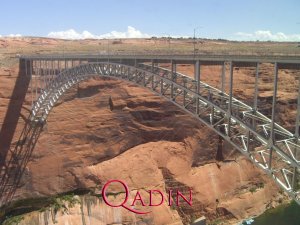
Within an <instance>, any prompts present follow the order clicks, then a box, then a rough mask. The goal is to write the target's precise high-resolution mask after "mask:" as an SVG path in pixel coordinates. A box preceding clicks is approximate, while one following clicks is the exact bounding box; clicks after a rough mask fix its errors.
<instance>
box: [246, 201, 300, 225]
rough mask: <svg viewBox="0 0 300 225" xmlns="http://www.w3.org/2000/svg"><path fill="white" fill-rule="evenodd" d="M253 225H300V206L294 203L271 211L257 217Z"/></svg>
mask: <svg viewBox="0 0 300 225" xmlns="http://www.w3.org/2000/svg"><path fill="white" fill-rule="evenodd" d="M251 225H300V206H299V205H298V204H297V203H296V202H295V201H292V202H291V203H290V204H286V205H281V206H278V207H276V208H275V209H269V210H267V211H266V212H265V213H264V214H262V215H260V216H258V217H256V218H255V219H254V222H253V223H251Z"/></svg>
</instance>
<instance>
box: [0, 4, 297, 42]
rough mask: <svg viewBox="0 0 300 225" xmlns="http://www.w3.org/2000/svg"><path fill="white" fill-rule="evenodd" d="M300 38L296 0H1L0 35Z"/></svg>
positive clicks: (274, 39) (68, 37) (74, 37)
mask: <svg viewBox="0 0 300 225" xmlns="http://www.w3.org/2000/svg"><path fill="white" fill-rule="evenodd" d="M194 30H195V35H196V37H198V38H213V39H218V38H222V39H230V40H254V41H256V40H264V41H265V40H271V41H300V1H299V0H151V1H149V0H26V1H21V0H4V1H2V2H1V11H0V36H10V37H16V36H43V37H55V38H66V39H84V38H141V37H152V36H157V37H159V36H171V37H193V35H194Z"/></svg>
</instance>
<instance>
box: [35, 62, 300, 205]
mask: <svg viewBox="0 0 300 225" xmlns="http://www.w3.org/2000/svg"><path fill="white" fill-rule="evenodd" d="M52 63H53V62H52ZM229 65H230V82H229V84H230V91H229V94H227V93H225V91H224V77H222V90H219V89H217V88H214V87H212V86H210V85H208V84H206V83H204V82H201V81H200V72H199V69H198V71H197V70H196V73H197V76H198V77H196V80H194V79H192V78H190V77H188V76H185V75H183V74H181V73H178V72H176V67H175V68H174V65H173V63H172V68H171V70H167V69H164V68H160V67H155V66H153V64H152V65H147V64H137V67H134V66H130V65H125V64H119V63H112V62H97V63H96V62H92V63H89V62H88V63H86V64H81V65H78V66H73V62H72V67H71V68H66V65H65V68H66V69H64V70H61V69H58V70H57V69H56V70H55V71H53V70H48V69H47V66H46V70H45V69H44V70H43V73H45V74H46V75H47V76H45V77H44V82H45V84H46V85H45V87H44V88H43V90H41V94H40V95H39V97H38V98H37V100H36V101H35V103H34V104H33V108H32V112H31V116H30V120H31V121H32V123H34V124H36V123H38V124H44V123H46V120H47V117H48V115H49V113H50V112H51V110H52V109H53V107H54V106H55V104H56V103H57V101H58V100H59V99H60V97H61V96H62V95H63V94H64V93H65V92H66V91H67V90H68V89H70V88H71V87H72V86H74V85H75V84H77V83H79V82H81V81H83V80H86V79H88V78H90V77H93V76H102V77H111V78H116V79H120V80H125V81H128V82H131V83H135V84H137V85H139V86H142V87H145V88H148V89H150V90H151V91H153V92H155V93H156V94H159V95H161V96H163V97H165V98H166V99H168V100H169V101H172V102H173V103H174V104H175V105H177V106H178V107H180V108H181V109H183V110H185V111H186V112H188V113H190V114H192V115H193V116H194V117H195V118H197V119H198V120H200V121H201V122H203V123H204V124H206V125H207V126H208V127H210V128H211V129H212V130H214V131H215V132H216V133H217V134H219V135H220V136H222V137H223V138H224V139H225V140H227V141H228V142H229V143H231V144H232V145H233V146H234V147H235V148H236V149H238V150H239V151H240V152H241V153H242V154H243V155H245V156H246V157H247V158H248V159H249V160H251V161H252V162H253V163H254V164H255V165H257V166H258V167H259V168H261V169H262V170H264V171H265V172H266V173H267V174H268V175H269V176H270V177H272V178H273V179H274V180H275V182H276V183H277V184H278V185H279V186H280V187H281V188H282V189H283V190H285V192H287V193H288V194H289V195H290V196H291V197H292V198H293V199H295V200H296V201H297V202H298V203H299V204H300V153H299V151H300V145H299V138H298V136H299V135H298V136H297V135H293V134H292V133H291V132H289V131H287V130H286V129H284V128H283V127H281V126H280V125H278V124H277V123H275V122H274V112H275V110H274V105H275V104H274V101H275V100H276V98H273V109H272V119H270V118H268V117H266V116H265V115H263V114H262V113H260V112H258V111H257V110H256V107H257V102H256V103H255V104H256V106H255V107H254V108H252V107H250V106H248V105H247V104H245V103H243V102H241V101H239V100H238V99H236V98H234V97H233V93H232V89H233V88H232V81H233V80H232V79H233V63H232V62H229ZM275 66H277V65H275ZM52 67H53V65H52ZM196 67H197V68H198V67H199V61H197V62H196ZM223 68H224V67H223ZM40 69H41V68H40ZM31 72H32V71H31ZM39 72H40V71H39ZM37 73H38V72H37ZM256 81H257V80H256ZM275 85H276V88H275V89H274V90H275V91H276V90H277V73H276V74H275ZM256 86H257V85H256ZM256 88H257V87H256ZM255 92H256V94H257V90H256V91H255ZM275 96H276V94H275ZM274 99H275V100H274ZM298 105H299V103H298ZM298 107H299V106H298ZM299 111H300V110H298V113H299ZM298 117H299V116H298ZM297 123H299V121H298V122H297Z"/></svg>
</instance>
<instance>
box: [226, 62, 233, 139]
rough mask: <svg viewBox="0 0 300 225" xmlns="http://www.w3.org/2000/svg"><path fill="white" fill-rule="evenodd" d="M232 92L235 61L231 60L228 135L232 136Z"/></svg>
mask: <svg viewBox="0 0 300 225" xmlns="http://www.w3.org/2000/svg"><path fill="white" fill-rule="evenodd" d="M232 94H233V62H230V82H229V105H228V127H227V135H228V136H229V137H230V130H231V114H232Z"/></svg>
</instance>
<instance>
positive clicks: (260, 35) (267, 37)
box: [232, 30, 300, 41]
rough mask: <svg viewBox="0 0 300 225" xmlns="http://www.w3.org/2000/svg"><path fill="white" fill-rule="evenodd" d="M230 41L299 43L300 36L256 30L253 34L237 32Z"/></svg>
mask: <svg viewBox="0 0 300 225" xmlns="http://www.w3.org/2000/svg"><path fill="white" fill-rule="evenodd" d="M234 35H235V37H234V38H232V39H235V40H241V41H248V40H249V41H256V40H259V41H300V34H284V33H282V32H278V33H272V32H271V31H269V30H258V31H255V32H254V33H245V32H237V33H235V34H234Z"/></svg>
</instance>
